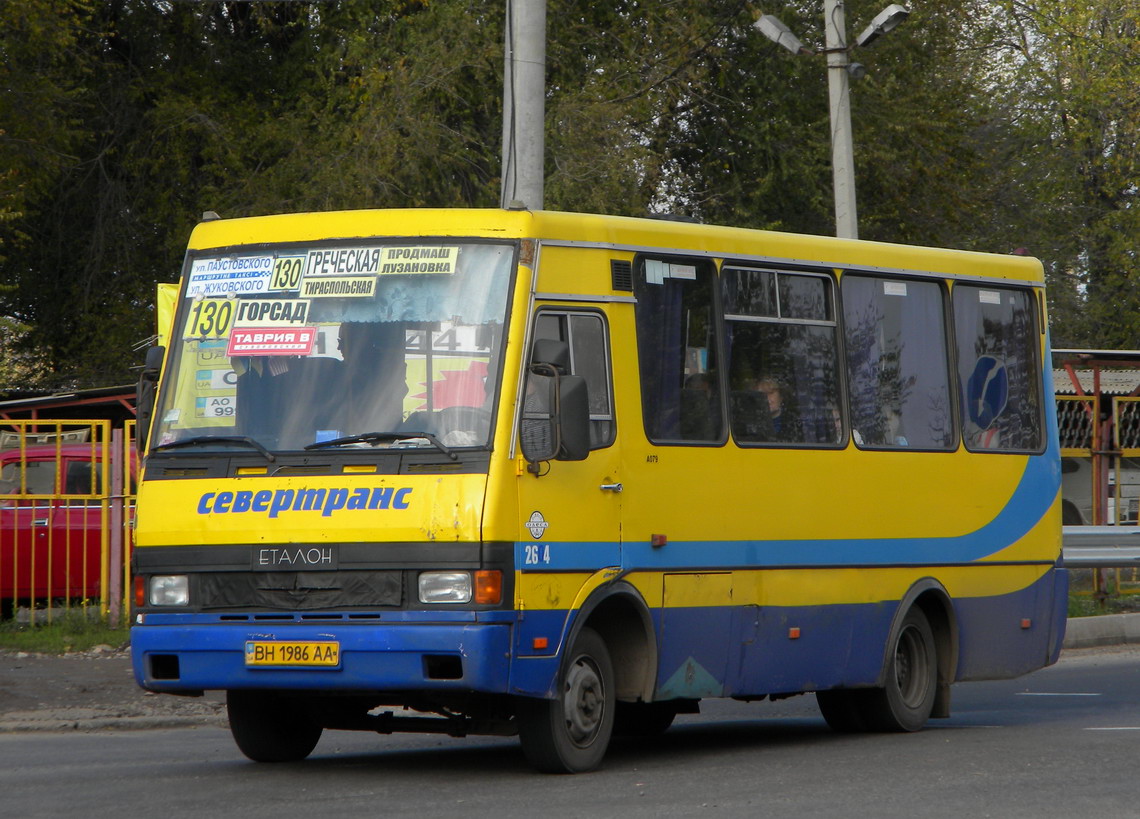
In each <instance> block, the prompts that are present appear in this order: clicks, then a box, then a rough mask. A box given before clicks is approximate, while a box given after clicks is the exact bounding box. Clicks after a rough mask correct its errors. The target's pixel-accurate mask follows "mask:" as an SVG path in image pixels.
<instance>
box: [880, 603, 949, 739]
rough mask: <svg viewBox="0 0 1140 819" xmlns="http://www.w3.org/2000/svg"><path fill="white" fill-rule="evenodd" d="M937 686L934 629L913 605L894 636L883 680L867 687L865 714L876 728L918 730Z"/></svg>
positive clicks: (927, 715) (928, 712) (932, 702)
mask: <svg viewBox="0 0 1140 819" xmlns="http://www.w3.org/2000/svg"><path fill="white" fill-rule="evenodd" d="M937 690H938V651H937V649H936V647H935V645H934V632H933V631H932V630H931V628H930V623H929V621H927V619H926V615H925V614H923V612H922V609H920V608H918V607H917V606H915V607H913V608H912V609H911V610H910V611H908V612H907V614H906V617H904V618H903V621H902V625H901V626H900V627H899V631H898V635H897V636H896V638H895V642H894V647H893V651H892V652H891V655H890V663H889V665H888V667H887V684H886V686H885V687H883V688H875V689H871V691H872V692H873V695H872V698H871V699H870V701H869V703H868V704H869V708H868V710H867V713H866V717H867V720H868V723H869V727H871V728H872V729H873V730H876V731H907V732H909V731H918V730H920V729H921V728H922V727H923V726H924V725H926V722H927V720H929V719H930V712H931V710H932V709H933V708H934V695H935V693H936V692H937Z"/></svg>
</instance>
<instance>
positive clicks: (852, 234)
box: [823, 0, 859, 239]
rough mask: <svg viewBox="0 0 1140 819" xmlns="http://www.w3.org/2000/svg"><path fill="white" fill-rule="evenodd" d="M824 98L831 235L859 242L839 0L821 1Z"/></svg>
mask: <svg viewBox="0 0 1140 819" xmlns="http://www.w3.org/2000/svg"><path fill="white" fill-rule="evenodd" d="M823 16H824V47H825V48H826V49H827V96H828V100H829V102H830V107H831V178H832V184H833V185H834V186H835V235H836V236H839V237H841V238H844V239H858V238H859V216H858V214H857V213H856V210H855V148H854V145H853V143H852V140H851V86H850V84H849V80H848V74H847V65H848V63H849V62H850V59H849V58H848V56H847V23H846V20H845V19H844V12H843V2H842V0H824V3H823Z"/></svg>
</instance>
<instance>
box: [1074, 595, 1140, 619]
mask: <svg viewBox="0 0 1140 819" xmlns="http://www.w3.org/2000/svg"><path fill="white" fill-rule="evenodd" d="M1138 611H1140V595H1137V594H1134V593H1132V594H1110V595H1107V596H1105V597H1104V599H1103V602H1101V601H1098V600H1097V598H1095V597H1094V596H1093V595H1091V594H1088V593H1085V594H1070V595H1069V616H1070V617H1096V616H1097V615H1101V614H1127V613H1132V612H1138Z"/></svg>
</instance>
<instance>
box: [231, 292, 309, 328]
mask: <svg viewBox="0 0 1140 819" xmlns="http://www.w3.org/2000/svg"><path fill="white" fill-rule="evenodd" d="M308 318H309V301H308V299H241V300H239V301H238V302H237V314H236V315H235V316H234V326H236V327H242V328H246V327H289V326H293V327H297V326H301V325H304V324H305V323H306V322H307V321H308Z"/></svg>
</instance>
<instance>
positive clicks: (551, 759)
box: [515, 628, 614, 773]
mask: <svg viewBox="0 0 1140 819" xmlns="http://www.w3.org/2000/svg"><path fill="white" fill-rule="evenodd" d="M515 715H516V717H517V718H518V726H519V740H520V741H521V742H522V747H523V753H525V754H526V757H527V759H528V760H529V761H530V763H531V765H533V766H534V767H535V768H537V769H538V770H540V771H543V772H544V773H582V772H584V771H592V770H593V769H594V768H596V767H598V765H599V764H601V761H602V757H604V756H605V754H606V749H607V748H608V747H609V744H610V737H611V736H612V734H613V726H614V671H613V664H612V663H611V662H610V653H609V650H608V649H607V648H606V644H605V641H604V640H602V638H601V637H599V636H598V633H597V632H595V631H594V630H593V629H589V628H583V629H582V630H581V631H580V632H578V637H577V638H576V639H575V640H574V647H573V649H572V650H571V651H570V652H569V654H567V656H566V659H565V661H564V662H563V665H562V670H561V672H560V673H559V675H558V696H557V697H555V698H554V699H552V700H540V699H533V698H530V697H519V698H518V700H517V704H516V708H515Z"/></svg>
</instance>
